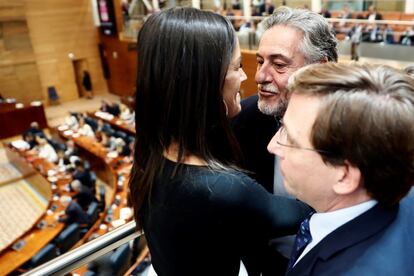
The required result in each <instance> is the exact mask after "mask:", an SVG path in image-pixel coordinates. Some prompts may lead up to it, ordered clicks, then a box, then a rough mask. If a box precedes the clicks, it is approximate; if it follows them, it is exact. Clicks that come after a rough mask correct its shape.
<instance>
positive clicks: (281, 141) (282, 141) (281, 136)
mask: <svg viewBox="0 0 414 276" xmlns="http://www.w3.org/2000/svg"><path fill="white" fill-rule="evenodd" d="M279 123H280V127H279V130H278V131H277V132H276V143H277V144H278V145H279V146H282V147H287V148H293V149H300V150H308V151H315V152H318V153H321V154H323V155H332V153H331V152H329V151H326V150H319V149H312V148H306V147H301V146H296V145H292V144H289V140H290V139H289V137H288V133H287V130H286V128H285V126H284V125H283V121H282V120H279Z"/></svg>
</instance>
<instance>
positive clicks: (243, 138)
mask: <svg viewBox="0 0 414 276" xmlns="http://www.w3.org/2000/svg"><path fill="white" fill-rule="evenodd" d="M257 101H258V96H257V95H254V96H251V97H248V98H246V99H244V100H243V101H242V102H241V105H242V111H241V112H240V114H239V115H238V116H236V117H235V118H234V119H233V121H232V125H233V130H234V133H235V135H236V138H237V140H238V141H239V144H240V147H241V150H242V153H243V157H244V162H245V164H244V166H243V167H244V168H245V169H247V170H248V171H250V172H251V174H250V175H249V176H250V177H252V178H254V179H255V180H256V181H257V182H258V183H259V184H261V185H262V186H263V187H264V188H265V189H266V190H267V191H268V192H270V193H273V175H274V160H275V157H274V155H273V154H270V153H269V152H268V151H267V145H268V144H269V142H270V140H271V139H272V137H273V136H274V135H275V133H276V132H277V130H278V128H279V122H278V121H277V120H276V119H275V118H274V117H273V116H268V115H264V114H263V113H261V112H260V110H259V109H258V108H257Z"/></svg>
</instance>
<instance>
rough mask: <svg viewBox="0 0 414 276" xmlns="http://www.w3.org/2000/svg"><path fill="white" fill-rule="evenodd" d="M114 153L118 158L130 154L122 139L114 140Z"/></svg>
mask: <svg viewBox="0 0 414 276" xmlns="http://www.w3.org/2000/svg"><path fill="white" fill-rule="evenodd" d="M115 151H116V152H117V153H118V156H129V154H130V153H131V151H130V149H129V146H128V145H127V143H125V141H124V140H123V139H122V138H116V139H115Z"/></svg>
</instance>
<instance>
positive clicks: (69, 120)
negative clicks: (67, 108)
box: [65, 112, 79, 129]
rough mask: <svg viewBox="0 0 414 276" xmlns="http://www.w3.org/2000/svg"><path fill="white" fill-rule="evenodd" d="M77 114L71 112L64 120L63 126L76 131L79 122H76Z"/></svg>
mask: <svg viewBox="0 0 414 276" xmlns="http://www.w3.org/2000/svg"><path fill="white" fill-rule="evenodd" d="M78 116H79V114H78V113H74V112H71V113H70V114H69V116H68V117H66V118H65V124H66V125H67V126H68V127H69V128H73V129H78V128H79V122H78Z"/></svg>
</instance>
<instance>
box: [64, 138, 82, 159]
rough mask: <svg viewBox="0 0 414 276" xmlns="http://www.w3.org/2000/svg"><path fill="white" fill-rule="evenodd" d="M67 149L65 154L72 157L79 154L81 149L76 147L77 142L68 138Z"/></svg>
mask: <svg viewBox="0 0 414 276" xmlns="http://www.w3.org/2000/svg"><path fill="white" fill-rule="evenodd" d="M65 146H66V150H65V156H66V157H69V158H70V157H71V156H74V155H75V156H79V150H78V149H77V148H76V147H75V142H74V141H73V140H67V141H66V143H65Z"/></svg>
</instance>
